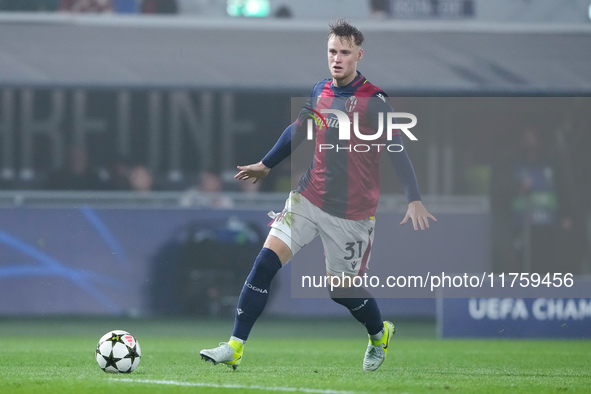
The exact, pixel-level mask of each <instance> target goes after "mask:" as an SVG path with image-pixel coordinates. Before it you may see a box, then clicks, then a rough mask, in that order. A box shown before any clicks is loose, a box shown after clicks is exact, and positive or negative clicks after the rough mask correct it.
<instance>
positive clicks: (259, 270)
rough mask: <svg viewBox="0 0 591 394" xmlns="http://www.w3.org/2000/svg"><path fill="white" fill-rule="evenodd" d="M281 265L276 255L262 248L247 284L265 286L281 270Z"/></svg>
mask: <svg viewBox="0 0 591 394" xmlns="http://www.w3.org/2000/svg"><path fill="white" fill-rule="evenodd" d="M281 267H282V264H281V261H280V259H279V256H277V254H276V253H275V252H274V251H273V250H271V249H268V248H263V249H262V250H261V252H260V253H259V255H258V256H257V258H256V260H255V261H254V265H253V266H252V270H251V271H250V275H248V278H247V282H249V283H253V284H254V283H256V284H263V283H264V284H267V283H269V282H271V280H272V279H273V278H274V277H275V274H277V272H278V271H279V270H280V269H281Z"/></svg>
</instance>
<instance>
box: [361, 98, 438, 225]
mask: <svg viewBox="0 0 591 394" xmlns="http://www.w3.org/2000/svg"><path fill="white" fill-rule="evenodd" d="M374 97H376V99H374V98H372V101H371V102H370V106H369V108H368V110H369V111H370V114H371V116H372V119H371V121H372V123H374V127H376V128H377V127H378V123H377V122H378V120H377V119H378V117H377V116H378V115H377V114H379V113H381V114H385V113H387V112H393V111H394V110H393V109H392V106H391V105H390V103H389V101H388V100H387V99H386V97H387V96H386V94H385V93H383V92H378V93H376V94H375V95H374ZM390 143H391V144H397V145H400V146H401V147H402V148H403V149H402V150H401V151H400V152H390V151H388V157H389V158H390V161H391V162H392V165H393V166H394V170H395V171H396V177H397V178H398V181H399V182H400V184H401V185H402V189H403V190H404V195H405V196H406V200H407V201H408V209H407V210H406V214H405V215H404V219H402V222H400V224H401V225H402V224H406V223H407V222H408V221H409V220H410V221H411V222H412V226H413V228H414V229H415V230H418V229H419V228H420V229H421V230H425V229H427V228H429V219H431V220H433V221H435V222H436V221H437V219H436V218H435V216H433V215H431V214H430V213H429V211H427V208H425V206H424V205H423V202H422V200H421V193H420V191H419V184H418V181H417V177H416V174H415V170H414V167H413V165H412V162H411V161H410V157H409V156H408V154H407V152H406V149H404V144H403V142H402V137H401V135H400V133H398V135H393V136H392V141H390Z"/></svg>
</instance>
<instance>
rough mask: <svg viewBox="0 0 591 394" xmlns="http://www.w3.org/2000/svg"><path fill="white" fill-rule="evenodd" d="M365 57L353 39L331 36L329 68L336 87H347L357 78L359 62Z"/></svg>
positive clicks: (329, 41)
mask: <svg viewBox="0 0 591 394" xmlns="http://www.w3.org/2000/svg"><path fill="white" fill-rule="evenodd" d="M362 57H363V49H361V47H359V46H357V45H355V42H354V41H353V38H352V37H351V39H343V38H342V37H336V36H334V35H333V36H330V37H329V39H328V68H329V70H330V74H331V75H332V79H333V83H334V84H335V85H336V86H345V85H347V84H349V83H351V81H353V80H354V79H355V77H356V76H357V62H358V61H359V60H360V59H361V58H362Z"/></svg>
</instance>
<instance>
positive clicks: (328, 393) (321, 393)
mask: <svg viewBox="0 0 591 394" xmlns="http://www.w3.org/2000/svg"><path fill="white" fill-rule="evenodd" d="M112 380H114V381H118V382H130V383H151V384H162V385H171V386H189V387H210V388H219V389H250V390H267V391H287V392H298V391H299V392H303V393H317V394H349V393H354V392H353V391H340V390H320V389H308V388H304V387H264V386H248V385H244V384H215V383H199V382H178V381H174V380H150V379H130V378H122V379H112Z"/></svg>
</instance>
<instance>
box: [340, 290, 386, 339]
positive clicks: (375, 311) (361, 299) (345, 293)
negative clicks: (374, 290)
mask: <svg viewBox="0 0 591 394" xmlns="http://www.w3.org/2000/svg"><path fill="white" fill-rule="evenodd" d="M329 292H330V298H332V300H333V301H334V302H336V303H338V304H341V305H343V306H344V307H346V308H347V309H349V312H351V314H352V315H353V317H354V318H355V319H357V321H358V322H359V323H361V324H363V325H364V326H365V329H366V330H367V333H368V334H369V335H375V334H377V333H379V332H380V331H381V330H382V329H383V328H384V323H383V322H382V314H381V313H380V308H379V307H378V303H377V302H376V299H375V298H373V296H372V295H371V294H370V293H369V291H367V289H364V288H363V287H350V288H336V289H333V290H332V291H330V290H329Z"/></svg>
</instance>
